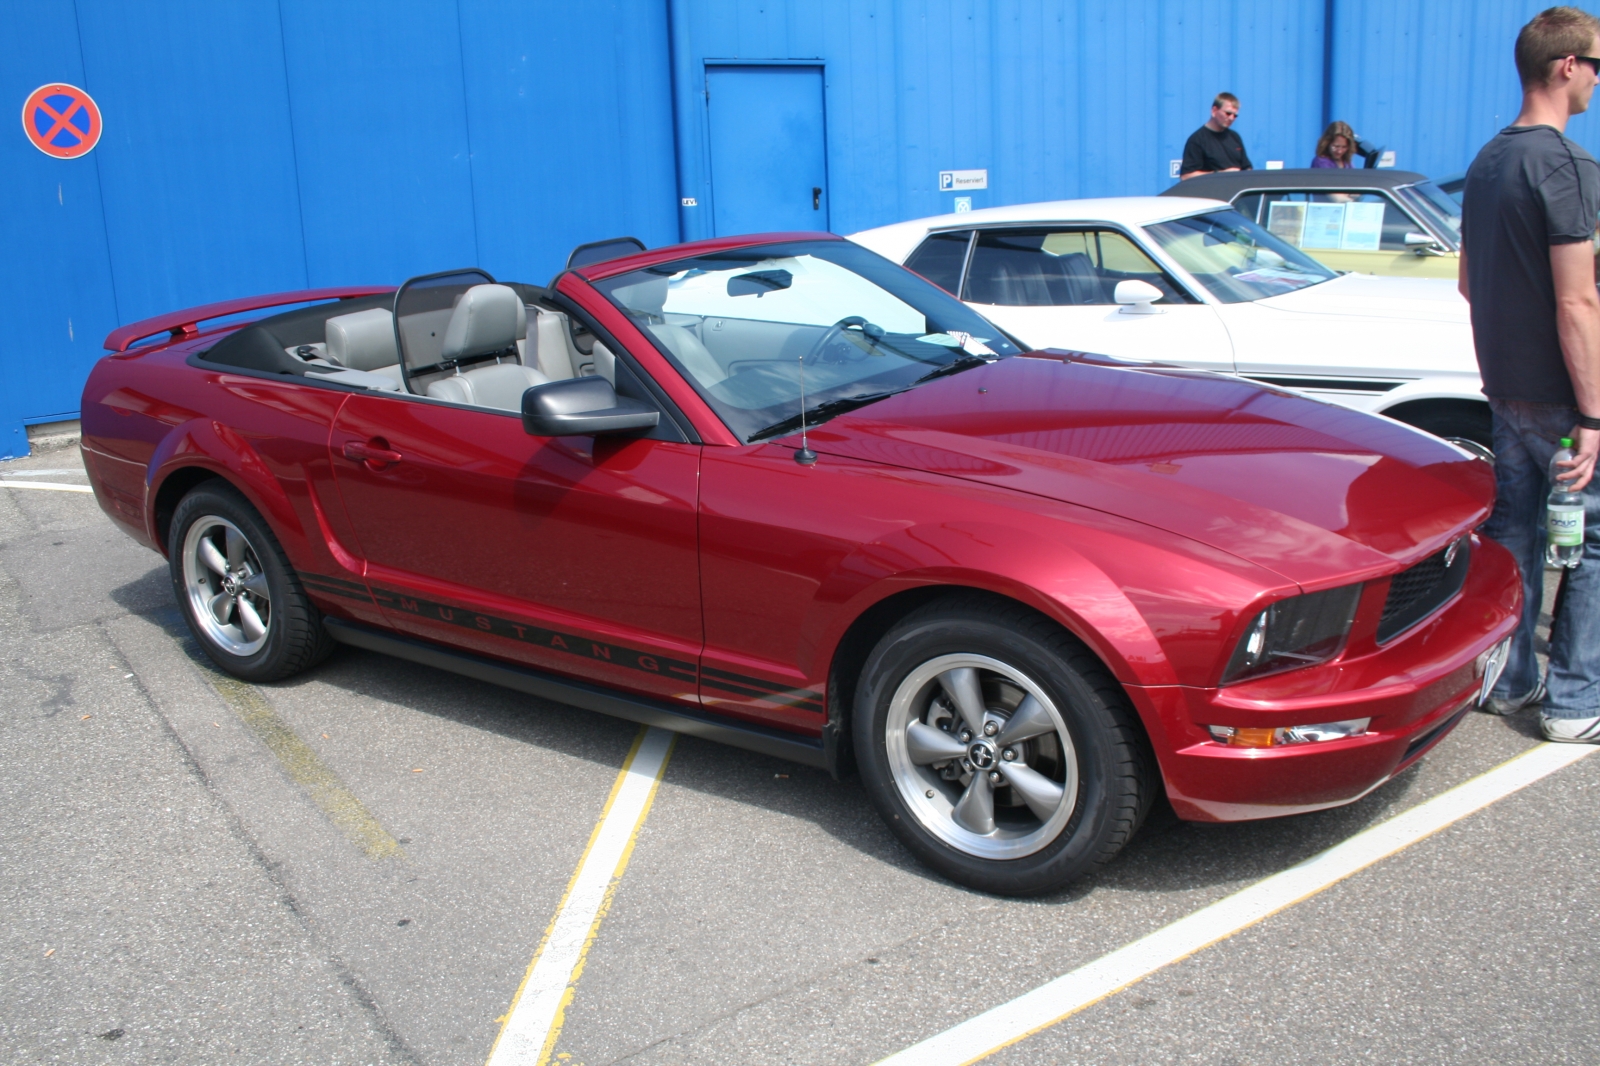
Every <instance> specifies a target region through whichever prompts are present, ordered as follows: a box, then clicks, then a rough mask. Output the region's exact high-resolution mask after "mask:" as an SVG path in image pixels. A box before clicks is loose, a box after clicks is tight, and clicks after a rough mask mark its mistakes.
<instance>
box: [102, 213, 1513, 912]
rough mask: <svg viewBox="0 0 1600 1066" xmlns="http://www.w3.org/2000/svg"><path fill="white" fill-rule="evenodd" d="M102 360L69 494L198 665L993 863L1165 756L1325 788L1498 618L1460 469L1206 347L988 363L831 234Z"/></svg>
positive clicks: (196, 324) (1408, 727)
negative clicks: (353, 652)
mask: <svg viewBox="0 0 1600 1066" xmlns="http://www.w3.org/2000/svg"><path fill="white" fill-rule="evenodd" d="M335 298H337V299H335ZM291 304H295V305H298V306H295V307H294V308H293V309H292V310H289V311H286V312H283V313H278V314H274V315H272V316H271V317H266V318H261V319H259V320H258V321H254V322H250V323H247V324H245V325H243V326H240V325H238V324H237V320H235V322H234V323H233V324H230V325H227V326H224V327H222V328H210V329H207V328H203V327H202V325H201V323H202V322H204V321H206V320H208V319H214V318H217V317H220V316H223V315H237V314H239V313H241V312H245V311H250V310H257V309H264V308H270V307H284V306H289V305H291ZM168 332H170V337H163V338H162V340H161V341H160V342H159V343H154V344H147V345H145V346H142V347H141V346H137V345H136V342H137V341H139V340H141V339H143V338H147V337H151V336H156V335H158V334H165V333H168ZM107 347H108V348H110V349H111V350H112V354H110V355H108V356H107V357H106V358H104V359H103V360H102V361H101V362H100V363H99V365H98V366H97V367H96V368H95V370H94V372H93V373H92V375H91V376H90V378H89V381H88V384H87V386H86V387H85V390H84V396H83V429H84V434H83V451H84V458H85V461H86V463H87V465H88V469H89V472H90V477H91V480H92V481H93V483H94V490H95V493H96V496H97V498H98V499H99V501H100V504H101V506H102V507H103V508H104V509H105V510H106V512H107V513H108V514H109V515H110V516H111V517H112V518H114V519H115V520H116V521H117V522H119V523H120V524H121V525H122V526H123V527H124V528H125V529H126V530H127V531H128V532H129V533H130V534H132V535H133V536H134V537H135V538H136V539H138V540H139V541H140V542H142V543H144V544H146V545H148V546H150V547H152V548H154V549H156V550H158V551H160V552H162V553H164V554H165V555H166V556H167V558H168V560H169V562H170V565H171V571H172V583H173V589H174V591H175V593H176V595H177V598H178V601H179V603H180V604H181V605H182V608H183V611H184V613H185V615H186V617H187V618H188V622H189V625H190V627H191V628H192V629H193V631H194V634H195V636H196V637H197V638H198V639H199V641H200V643H201V645H202V646H203V647H204V648H205V650H206V652H207V653H208V654H209V655H210V656H211V657H212V658H213V659H214V660H215V661H216V662H217V663H218V664H219V665H220V666H221V667H222V668H223V669H225V670H227V671H229V672H231V673H233V674H235V675H237V676H239V677H242V678H246V679H250V680H254V681H270V680H273V679H275V678H282V677H286V676H288V675H290V674H293V673H296V672H298V671H302V670H305V669H307V668H308V667H311V666H312V665H314V664H315V663H317V662H318V661H319V660H320V659H322V658H323V657H324V656H326V655H327V654H328V653H329V651H330V650H331V649H332V647H333V646H334V644H335V642H343V643H347V644H353V645H357V646H360V647H364V648H369V649H375V650H378V651H381V652H386V653H388V654H391V655H396V656H401V657H404V658H408V659H413V660H416V661H418V662H422V663H428V664H432V665H434V666H438V667H442V668H444V669H447V670H453V671H457V672H459V673H462V674H466V675H470V676H473V677H478V678H482V679H485V680H488V681H492V682H496V683H499V684H503V685H508V686H511V687H513V688H516V689H520V690H522V691H525V692H530V693H536V694H538V695H540V696H544V697H549V698H552V699H557V700H561V701H564V702H566V703H568V704H572V705H575V706H578V707H583V708H588V709H590V710H594V711H601V712H604V713H608V714H614V715H620V716H622V717H624V718H629V719H633V720H635V721H640V722H649V723H653V724H657V725H661V726H665V727H667V728H669V729H674V730H678V731H680V732H685V733H691V734H696V735H700V736H705V737H711V738H715V739H718V740H722V741H726V742H728V743H730V744H734V745H738V746H740V747H745V748H750V749H754V750H756V751H761V752H767V753H770V754H773V755H779V756H783V757H785V758H789V759H793V760H797V761H799V762H802V763H808V764H811V765H815V766H821V767H826V768H828V769H829V770H831V771H833V772H835V773H838V772H840V771H841V770H843V769H845V768H848V767H850V766H854V767H856V768H858V769H859V772H860V773H861V775H862V777H863V779H864V781H865V784H866V786H867V790H868V792H869V794H870V796H871V798H872V801H873V803H874V804H875V805H876V806H877V808H878V810H879V811H880V812H881V814H882V815H883V817H884V819H885V820H886V821H887V823H888V824H889V826H890V827H891V828H892V829H893V831H894V832H895V833H896V834H897V835H898V836H899V837H900V839H901V840H903V841H904V842H905V844H906V845H907V847H909V848H910V849H911V850H912V851H913V852H915V853H916V854H917V855H918V856H919V857H920V858H921V859H922V860H923V861H925V862H927V863H928V864H929V865H930V866H932V867H934V868H935V869H937V870H939V871H940V872H942V873H943V874H945V875H947V876H949V877H951V878H953V879H955V880H957V881H959V882H962V883H964V884H966V885H970V886H974V887H976V888H980V889H983V890H988V891H993V892H1001V893H1012V894H1025V893H1038V892H1046V891H1050V890H1053V889H1056V888H1058V887H1060V886H1061V885H1063V884H1065V883H1066V882H1068V881H1070V880H1071V879H1073V878H1075V877H1078V876H1080V875H1082V874H1084V873H1085V872H1087V871H1090V870H1092V869H1094V868H1096V867H1097V866H1099V865H1100V864H1103V863H1105V862H1106V861H1107V860H1109V859H1110V858H1111V856H1112V855H1114V854H1115V853H1116V851H1117V850H1118V849H1119V848H1120V847H1121V846H1122V845H1123V844H1124V843H1126V841H1127V840H1128V839H1129V837H1130V836H1132V834H1133V833H1134V832H1135V830H1136V829H1137V828H1138V826H1139V823H1140V820H1141V819H1142V818H1143V816H1144V814H1145V812H1146V811H1147V810H1148V809H1149V807H1150V805H1151V803H1152V801H1153V800H1154V799H1155V798H1156V796H1157V795H1158V793H1159V792H1160V791H1161V790H1162V789H1163V788H1164V789H1165V794H1166V796H1167V797H1168V798H1169V799H1170V801H1171V803H1172V805H1173V807H1174V808H1175V809H1176V811H1177V812H1178V814H1179V815H1181V816H1182V817H1184V818H1189V819H1199V820H1210V821H1231V820H1239V819H1249V818H1262V817H1268V816H1272V815H1282V814H1291V813H1295V812H1300V811H1311V810H1317V809H1320V808H1325V807H1330V806H1335V805H1337V804H1342V803H1349V802H1351V801H1352V800H1355V799H1357V798H1359V797H1361V796H1362V795H1364V794H1366V793H1367V792H1369V791H1370V790H1372V789H1373V788H1375V787H1377V786H1378V785H1379V784H1381V783H1382V782H1384V781H1386V780H1388V779H1389V778H1390V777H1391V776H1393V775H1394V774H1395V773H1396V772H1398V771H1399V770H1401V769H1404V768H1405V767H1406V766H1408V765H1410V764H1411V763H1412V762H1413V761H1414V760H1416V759H1417V758H1419V757H1421V755H1422V754H1423V752H1425V751H1426V750H1427V749H1428V748H1429V747H1430V746H1431V745H1433V744H1435V743H1436V742H1437V741H1438V740H1439V739H1440V738H1441V737H1443V736H1444V735H1445V734H1446V733H1447V732H1448V731H1449V730H1450V729H1451V727H1452V726H1454V725H1455V724H1456V723H1457V722H1458V721H1459V720H1460V718H1461V717H1462V716H1463V715H1464V714H1465V713H1467V711H1468V710H1469V709H1470V707H1471V706H1472V704H1473V701H1474V700H1475V699H1477V698H1478V697H1479V696H1480V694H1481V693H1482V692H1483V691H1486V686H1488V685H1490V684H1492V682H1493V680H1494V678H1495V675H1496V674H1497V672H1498V670H1499V665H1500V662H1501V659H1502V655H1503V651H1502V649H1503V648H1504V642H1505V640H1506V638H1507V636H1508V634H1509V633H1510V632H1511V630H1512V629H1513V627H1514V626H1515V624H1516V617H1517V611H1518V606H1519V603H1518V601H1519V586H1518V581H1517V575H1516V570H1515V565H1514V563H1513V561H1512V560H1511V558H1510V557H1509V556H1508V555H1507V554H1506V552H1504V551H1502V550H1501V549H1500V548H1499V547H1498V546H1496V545H1495V544H1493V543H1492V542H1489V541H1487V540H1484V539H1482V538H1480V537H1479V536H1478V535H1477V534H1475V533H1474V532H1473V530H1474V528H1475V527H1476V526H1477V525H1478V524H1479V523H1480V522H1481V521H1483V519H1484V518H1485V517H1486V516H1487V514H1488V511H1489V507H1490V503H1491V499H1492V496H1493V479H1492V474H1491V471H1490V467H1489V465H1488V464H1487V463H1485V462H1483V461H1481V460H1478V459H1474V458H1471V457H1469V456H1468V455H1467V454H1465V453H1464V452H1462V451H1460V450H1458V449H1456V448H1454V447H1452V446H1451V445H1448V444H1446V443H1444V442H1442V441H1440V440H1438V439H1436V438H1433V437H1430V436H1427V435H1425V434H1423V433H1420V432H1418V431H1416V430H1413V429H1410V428H1408V427H1406V426H1403V425H1400V424H1399V423H1395V422H1391V421H1388V420H1386V419H1382V418H1378V417H1374V416H1370V415H1366V414H1362V413H1358V412H1355V411H1351V410H1348V409H1345V408H1342V407H1334V406H1330V405H1327V404H1323V403H1320V402H1317V401H1315V400H1310V399H1306V398H1304V397H1300V396H1296V395H1292V394H1289V393H1285V392H1281V391H1277V390H1274V389H1271V388H1267V387H1263V386H1259V385H1256V384H1252V383H1249V382H1245V381H1242V380H1238V379H1235V378H1229V377H1221V376H1216V375H1212V374H1208V373H1205V372H1200V371H1192V370H1182V369H1177V368H1162V367H1151V366H1144V365H1141V366H1135V365H1122V364H1119V363H1117V362H1115V361H1114V360H1109V359H1104V358H1099V357H1094V356H1085V355H1082V354H1080V353H1070V352H1059V351H1046V352H1019V351H1018V350H1017V348H1016V347H1015V346H1014V344H1013V343H1012V342H1011V341H1010V340H1009V339H1008V338H1007V336H1006V335H1005V334H1004V333H1003V332H1002V331H1000V330H998V329H997V328H995V327H994V326H993V325H991V324H990V323H988V322H987V321H985V320H984V319H982V318H981V317H979V316H978V315H977V314H976V313H975V312H973V311H971V310H970V309H968V308H966V307H965V306H963V305H962V304H961V303H959V302H958V301H956V300H955V299H954V298H953V297H951V296H949V295H947V294H945V293H944V292H943V291H941V290H940V289H938V288H936V287H934V286H933V285H931V284H928V283H927V282H924V281H923V280H921V279H920V278H918V277H917V276H915V275H914V274H911V273H909V272H907V271H905V270H903V269H901V268H900V267H898V266H895V265H893V264H891V263H889V262H888V261H887V260H884V259H881V258H879V257H878V256H876V255H874V254H873V253H871V252H869V251H867V250H866V249H864V248H861V247H859V246H858V245H855V244H851V243H849V242H846V241H843V240H839V239H835V238H831V237H826V236H822V237H819V236H817V235H815V234H806V235H800V234H777V235H766V236H762V237H742V238H732V239H724V240H715V241H707V242H702V243H698V244H687V245H679V246H677V247H672V248H663V249H658V250H655V251H648V252H646V251H636V252H634V253H632V254H628V255H625V256H624V257H622V258H616V259H611V260H607V261H602V262H598V263H591V264H589V265H587V266H582V267H577V268H569V269H568V270H566V271H564V272H563V273H561V274H560V275H558V276H557V278H556V279H555V280H554V281H553V282H552V283H551V284H550V286H549V287H548V288H540V287H536V286H531V285H521V284H502V283H497V282H496V281H495V280H494V279H493V278H491V277H489V276H488V275H486V274H484V273H482V272H480V271H476V270H464V271H456V272H453V273H449V274H440V275H431V276H428V277H422V278H415V279H412V280H411V281H408V282H406V283H405V284H404V285H402V286H401V287H400V288H399V289H398V290H386V289H385V290H380V289H349V290H321V291H317V292H302V293H286V294H283V295H280V296H274V297H266V298H262V299H256V300H241V301H236V302H234V303H230V304H215V305H210V306H208V307H204V308H196V309H193V310H191V311H187V312H180V313H176V314H173V315H168V316H163V317H161V318H157V319H151V320H149V321H146V322H142V323H138V324H136V325H132V326H128V327H125V328H123V329H120V330H118V331H117V332H115V333H113V334H112V335H111V336H110V337H109V338H108V339H107Z"/></svg>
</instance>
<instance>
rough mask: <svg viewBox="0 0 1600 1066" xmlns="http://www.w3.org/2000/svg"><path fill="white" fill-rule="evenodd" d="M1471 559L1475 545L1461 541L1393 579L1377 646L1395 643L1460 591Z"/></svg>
mask: <svg viewBox="0 0 1600 1066" xmlns="http://www.w3.org/2000/svg"><path fill="white" fill-rule="evenodd" d="M1471 559H1472V541H1471V539H1470V538H1468V537H1462V538H1461V539H1460V540H1458V541H1456V542H1455V543H1454V544H1452V545H1450V547H1448V548H1445V549H1444V550H1442V551H1438V552H1434V553H1433V554H1432V555H1430V556H1428V557H1427V558H1426V559H1424V560H1422V562H1420V563H1418V564H1417V565H1416V566H1413V567H1411V568H1409V569H1406V570H1402V571H1400V572H1399V573H1398V574H1396V575H1394V579H1393V580H1392V581H1391V582H1390V583H1389V598H1388V599H1387V600H1385V601H1384V604H1383V617H1382V618H1380V619H1379V620H1378V643H1379V644H1382V643H1384V642H1385V641H1388V640H1393V639H1394V638H1395V637H1398V636H1399V635H1400V634H1401V633H1404V632H1405V631H1406V630H1408V629H1410V628H1411V627H1412V626H1414V625H1416V624H1417V623H1418V622H1420V621H1422V620H1423V619H1424V618H1427V617H1428V616H1429V615H1431V614H1432V613H1433V612H1434V611H1437V610H1438V609H1439V608H1440V607H1443V606H1444V604H1445V602H1446V601H1447V600H1449V599H1450V597H1452V596H1454V595H1455V594H1456V593H1457V592H1460V591H1461V586H1462V584H1463V583H1464V582H1465V581H1466V580H1467V566H1468V565H1469V564H1470V562H1471Z"/></svg>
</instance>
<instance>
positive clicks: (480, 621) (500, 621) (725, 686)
mask: <svg viewBox="0 0 1600 1066" xmlns="http://www.w3.org/2000/svg"><path fill="white" fill-rule="evenodd" d="M300 580H301V583H302V584H304V585H305V587H306V588H307V589H309V590H311V591H312V592H317V593H321V594H324V595H329V596H340V597H344V598H346V599H353V600H361V601H362V602H366V603H374V602H375V603H377V604H378V605H379V606H382V607H386V608H389V609H390V610H395V611H403V612H405V613H406V614H410V615H415V616H416V617H418V618H423V619H427V620H429V621H434V622H444V623H446V624H448V625H453V626H459V627H461V628H462V629H470V630H472V631H473V632H476V633H489V634H492V635H493V636H497V637H504V638H506V639H507V640H515V641H518V642H519V643H522V644H532V645H534V646H536V647H540V648H548V649H550V650H552V651H559V652H563V653H565V654H567V655H574V656H577V657H579V658H583V659H591V660H601V661H604V662H608V663H611V664H613V665H616V666H621V667H625V668H627V669H630V670H638V671H640V672H641V673H647V674H655V675H657V676H658V677H670V678H674V679H676V680H679V681H685V682H689V683H695V682H699V683H701V684H704V685H705V686H706V687H707V688H712V689H716V690H718V691H721V692H728V693H732V694H733V695H736V696H742V697H744V698H746V699H754V700H761V701H763V702H766V703H772V704H776V705H778V706H780V707H794V708H798V709H800V710H803V711H810V712H812V713H814V714H822V713H824V712H825V708H824V706H823V700H822V694H821V693H819V692H813V691H811V690H810V689H796V688H788V687H786V686H785V685H783V684H782V683H781V682H778V681H769V680H767V679H766V678H760V677H750V676H748V675H746V674H736V673H732V672H730V671H727V670H714V669H710V668H707V669H704V670H700V669H698V668H697V667H696V665H695V664H694V663H692V662H685V661H683V660H681V659H671V658H667V657H666V656H663V655H651V654H649V653H647V652H642V651H639V650H637V649H635V648H629V647H625V646H623V645H620V644H610V643H607V642H605V641H599V640H594V639H593V638H591V637H581V636H578V635H577V634H576V633H563V632H561V631H559V630H555V629H546V628H544V627H543V626H535V625H530V624H528V623H526V622H514V621H512V620H511V619H509V618H501V617H499V616H498V615H492V614H483V613H481V612H478V611H474V610H471V609H470V608H466V607H459V606H456V605H455V604H449V603H438V602H435V601H433V600H426V599H422V598H420V597H416V596H409V595H407V594H405V593H403V592H397V591H395V590H393V589H385V588H379V587H374V588H373V589H372V592H371V593H370V594H369V593H368V592H367V590H366V588H365V587H364V586H363V585H361V584H360V583H358V582H355V581H346V580H343V579H341V578H335V577H328V576H326V575H323V574H307V573H301V574H300Z"/></svg>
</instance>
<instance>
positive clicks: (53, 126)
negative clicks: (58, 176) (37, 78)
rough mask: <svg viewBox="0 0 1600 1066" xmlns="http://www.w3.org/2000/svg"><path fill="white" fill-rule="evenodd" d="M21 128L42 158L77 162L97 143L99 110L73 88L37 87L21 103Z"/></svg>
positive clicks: (86, 95)
mask: <svg viewBox="0 0 1600 1066" xmlns="http://www.w3.org/2000/svg"><path fill="white" fill-rule="evenodd" d="M22 129H23V132H25V133H27V135H28V140H30V141H32V142H33V146H34V147H35V148H37V149H39V151H41V152H43V153H44V154H45V155H48V156H54V157H55V158H57V159H77V158H78V157H79V156H83V155H88V154H89V151H90V150H91V149H93V148H94V146H95V145H96V144H98V143H99V142H100V107H99V105H97V104H96V103H95V102H94V100H93V99H91V98H90V96H89V94H88V93H86V92H84V91H83V90H82V89H80V88H78V87H77V86H76V85H67V84H65V83H63V82H53V83H51V84H49V85H41V86H39V87H38V88H37V89H35V90H33V92H31V93H29V94H28V99H27V100H25V101H24V102H23V104H22Z"/></svg>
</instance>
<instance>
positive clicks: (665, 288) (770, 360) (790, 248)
mask: <svg viewBox="0 0 1600 1066" xmlns="http://www.w3.org/2000/svg"><path fill="white" fill-rule="evenodd" d="M595 287H596V288H598V289H599V290H600V291H601V292H603V293H604V294H605V295H606V296H607V297H608V298H610V300H611V301H612V302H613V303H615V304H616V305H617V306H618V307H620V308H621V309H622V311H623V312H624V313H626V314H627V315H628V316H629V317H630V318H632V319H633V321H634V322H635V323H636V324H638V326H639V328H640V329H641V330H642V331H643V332H644V333H645V334H646V335H647V336H649V337H650V338H651V340H653V341H654V342H655V345H656V347H657V348H659V349H660V350H661V352H662V354H663V355H665V356H666V357H667V358H668V359H669V360H671V361H672V363H673V364H674V365H675V366H676V367H677V368H678V370H679V371H680V372H681V373H682V374H683V376H684V378H685V379H686V380H688V381H689V382H690V384H692V385H693V386H694V387H695V389H696V391H698V392H699V393H700V395H701V396H703V397H704V398H705V400H706V402H707V403H709V404H710V405H711V407H712V409H713V410H715V411H716V412H717V414H718V415H719V416H720V417H721V418H722V420H723V421H724V422H725V423H727V425H728V428H729V429H731V430H733V432H734V433H736V434H738V435H739V437H740V439H742V440H745V441H752V440H759V439H763V438H764V437H766V436H772V435H776V433H777V432H781V431H784V428H785V427H786V426H788V425H789V424H790V423H791V422H793V423H795V424H796V425H798V417H799V415H800V411H801V407H802V404H801V395H802V390H803V392H804V396H805V403H804V407H805V409H806V411H807V412H808V417H809V413H810V412H815V414H816V416H817V417H818V418H827V417H831V416H832V415H834V414H839V413H841V412H842V411H844V410H847V409H849V408H850V407H853V406H861V405H862V404H863V403H869V402H871V401H872V400H874V399H881V398H882V397H884V396H887V395H890V394H892V393H894V392H898V391H900V390H902V389H906V388H910V387H912V386H914V385H916V384H919V383H920V382H921V381H923V380H925V379H928V378H929V376H930V375H932V374H936V373H938V372H940V371H944V372H947V373H954V372H958V371H959V370H961V369H964V368H965V367H966V366H968V365H973V366H976V365H981V364H982V363H983V362H984V361H985V360H989V359H994V358H997V357H1000V356H1007V355H1014V354H1016V352H1017V349H1016V347H1015V346H1014V345H1012V344H1011V343H1010V342H1009V341H1008V340H1006V338H1005V335H1004V334H1002V333H1001V332H1000V330H999V329H997V328H996V327H995V326H994V325H992V324H991V323H989V322H988V321H986V320H985V319H984V318H982V317H981V316H980V315H978V314H977V313H976V312H975V311H973V310H971V309H970V308H968V307H967V306H966V305H964V304H962V303H961V302H960V301H958V300H956V299H955V297H953V296H951V295H950V294H949V293H947V292H944V291H943V290H941V289H939V288H938V287H936V286H934V285H931V284H929V283H928V282H926V281H924V280H922V279H921V278H919V277H917V276H916V275H915V274H912V273H911V272H910V271H908V270H905V269H903V268H901V267H899V266H896V265H895V264H893V263H891V262H889V261H888V260H887V259H884V258H882V257H880V256H878V255H876V254H874V253H872V252H869V251H867V250H866V249H865V248H862V247H861V246H860V245H857V244H851V243H849V242H848V241H795V242H792V243H785V244H767V245H761V246H759V247H755V248H738V249H733V250H731V251H726V252H715V253H712V254H710V255H702V256H696V257H694V258H692V259H680V260H678V261H677V262H674V263H664V264H662V265H660V266H654V267H648V268H646V269H644V270H635V271H632V272H630V273H627V274H622V275H619V276H618V277H614V278H607V279H605V280H604V281H599V282H596V283H595ZM947 368H948V369H947ZM763 431H766V432H763Z"/></svg>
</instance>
